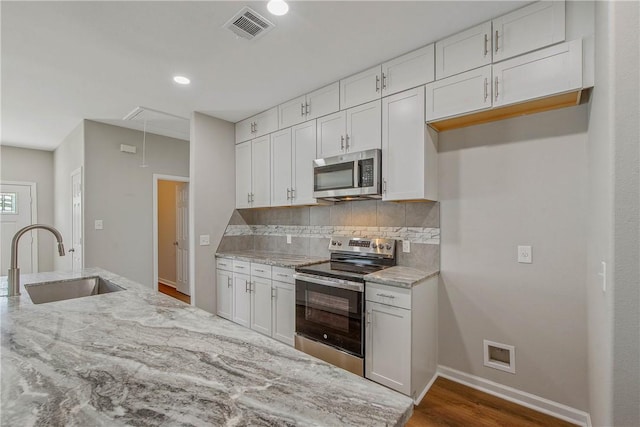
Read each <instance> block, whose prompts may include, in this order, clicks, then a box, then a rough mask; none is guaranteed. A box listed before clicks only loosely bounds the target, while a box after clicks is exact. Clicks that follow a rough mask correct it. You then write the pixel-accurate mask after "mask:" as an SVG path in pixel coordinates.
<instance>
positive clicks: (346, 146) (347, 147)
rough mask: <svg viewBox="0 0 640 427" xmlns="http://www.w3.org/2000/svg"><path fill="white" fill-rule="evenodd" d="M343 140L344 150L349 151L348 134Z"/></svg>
mask: <svg viewBox="0 0 640 427" xmlns="http://www.w3.org/2000/svg"><path fill="white" fill-rule="evenodd" d="M345 139H346V144H345V149H346V150H347V151H349V139H350V137H349V134H347V136H346V138H345Z"/></svg>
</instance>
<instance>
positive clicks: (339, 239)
mask: <svg viewBox="0 0 640 427" xmlns="http://www.w3.org/2000/svg"><path fill="white" fill-rule="evenodd" d="M329 251H331V252H356V253H362V254H382V255H387V256H393V255H394V254H395V251H396V241H395V240H394V239H381V238H379V239H378V238H367V237H343V236H334V237H332V238H331V241H330V242H329Z"/></svg>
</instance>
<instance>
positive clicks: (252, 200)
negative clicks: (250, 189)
mask: <svg viewBox="0 0 640 427" xmlns="http://www.w3.org/2000/svg"><path fill="white" fill-rule="evenodd" d="M250 196H251V200H250V202H251V203H253V202H254V198H253V196H255V194H253V193H250Z"/></svg>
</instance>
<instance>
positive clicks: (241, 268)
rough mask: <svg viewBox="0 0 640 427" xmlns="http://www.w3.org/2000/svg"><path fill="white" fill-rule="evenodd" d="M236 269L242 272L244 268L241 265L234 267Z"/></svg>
mask: <svg viewBox="0 0 640 427" xmlns="http://www.w3.org/2000/svg"><path fill="white" fill-rule="evenodd" d="M236 268H239V269H240V270H244V267H243V266H242V265H236Z"/></svg>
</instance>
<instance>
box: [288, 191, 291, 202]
mask: <svg viewBox="0 0 640 427" xmlns="http://www.w3.org/2000/svg"><path fill="white" fill-rule="evenodd" d="M290 193H291V189H289V188H287V200H289V199H291V196H290Z"/></svg>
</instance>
